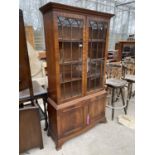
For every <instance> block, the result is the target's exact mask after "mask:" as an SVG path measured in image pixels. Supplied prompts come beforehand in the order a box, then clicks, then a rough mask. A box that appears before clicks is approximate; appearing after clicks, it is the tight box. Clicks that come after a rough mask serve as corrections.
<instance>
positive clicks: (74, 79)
mask: <svg viewBox="0 0 155 155" xmlns="http://www.w3.org/2000/svg"><path fill="white" fill-rule="evenodd" d="M80 80H82V78H81V77H79V78H78V77H72V79H71V78H66V77H65V80H64V81H61V84H64V83H68V82H74V81H80Z"/></svg>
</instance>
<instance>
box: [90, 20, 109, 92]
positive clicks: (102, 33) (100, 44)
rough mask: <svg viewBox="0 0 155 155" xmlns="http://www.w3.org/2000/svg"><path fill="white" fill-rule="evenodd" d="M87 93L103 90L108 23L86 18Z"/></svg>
mask: <svg viewBox="0 0 155 155" xmlns="http://www.w3.org/2000/svg"><path fill="white" fill-rule="evenodd" d="M87 26H88V54H87V93H90V92H95V91H98V90H101V89H103V84H104V83H103V81H104V63H105V54H106V52H105V50H106V36H107V29H108V22H107V21H104V20H103V19H98V18H88V20H87Z"/></svg>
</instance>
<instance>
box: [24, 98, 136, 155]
mask: <svg viewBox="0 0 155 155" xmlns="http://www.w3.org/2000/svg"><path fill="white" fill-rule="evenodd" d="M115 111H116V112H115V120H114V121H111V109H109V108H107V109H106V117H107V120H108V122H107V123H106V124H98V125H97V126H96V127H94V128H92V129H91V130H89V131H88V132H86V133H84V134H82V135H80V136H77V137H75V138H73V139H71V140H69V141H67V142H66V143H65V144H64V145H63V146H62V149H61V150H59V151H56V149H55V144H54V142H53V140H52V139H51V138H50V137H47V135H46V132H45V131H43V130H42V135H43V143H44V149H42V150H40V149H39V148H35V149H32V150H29V151H28V152H27V153H24V154H22V155H26V154H31V155H134V154H135V148H134V147H135V144H134V142H135V141H134V134H135V133H134V130H133V129H129V128H127V127H125V126H123V125H120V124H118V122H117V116H118V115H120V114H124V111H123V110H115ZM128 115H129V116H132V117H134V116H135V102H134V98H132V99H131V100H130V104H129V109H128ZM41 125H42V128H43V127H44V121H42V122H41Z"/></svg>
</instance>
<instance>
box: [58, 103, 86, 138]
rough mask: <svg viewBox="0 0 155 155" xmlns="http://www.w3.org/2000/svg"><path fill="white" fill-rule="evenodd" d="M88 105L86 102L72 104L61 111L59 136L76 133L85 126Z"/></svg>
mask: <svg viewBox="0 0 155 155" xmlns="http://www.w3.org/2000/svg"><path fill="white" fill-rule="evenodd" d="M86 110H87V108H86V106H85V104H80V105H79V104H78V105H74V106H70V107H68V108H65V109H63V110H61V111H60V115H59V116H58V117H59V127H60V135H59V138H61V137H64V136H68V135H70V134H73V133H76V132H78V131H80V130H81V129H83V128H84V126H85V122H86Z"/></svg>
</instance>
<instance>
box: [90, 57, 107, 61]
mask: <svg viewBox="0 0 155 155" xmlns="http://www.w3.org/2000/svg"><path fill="white" fill-rule="evenodd" d="M104 60H105V59H104V58H94V59H92V58H91V59H90V62H94V61H104Z"/></svg>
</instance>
